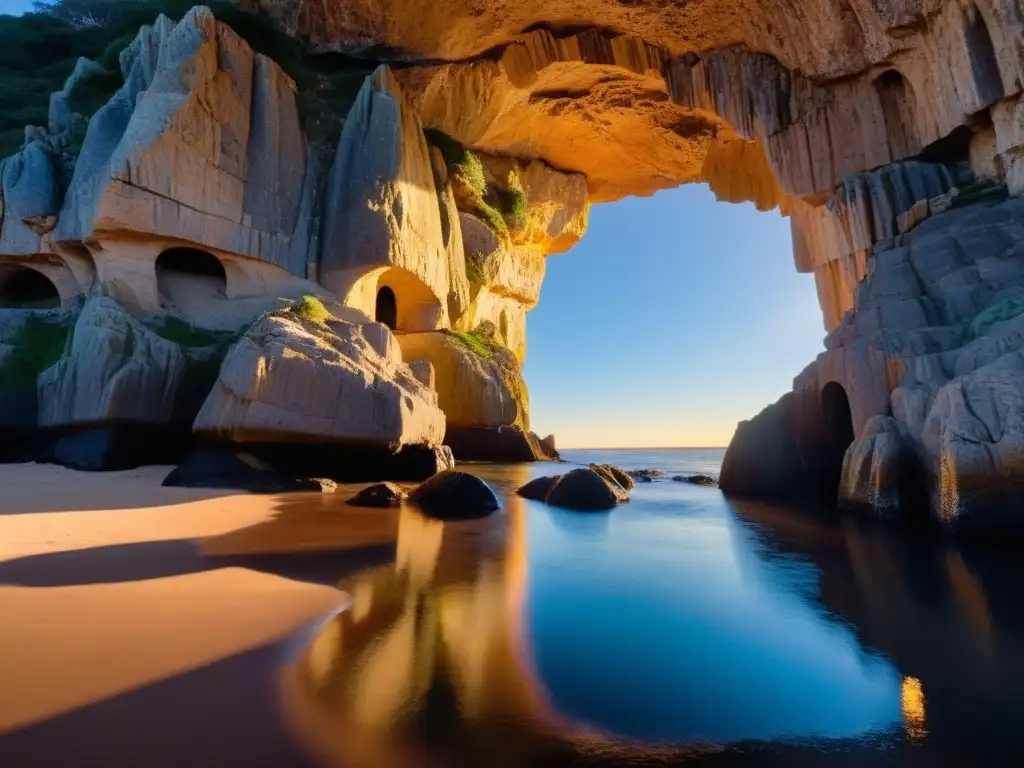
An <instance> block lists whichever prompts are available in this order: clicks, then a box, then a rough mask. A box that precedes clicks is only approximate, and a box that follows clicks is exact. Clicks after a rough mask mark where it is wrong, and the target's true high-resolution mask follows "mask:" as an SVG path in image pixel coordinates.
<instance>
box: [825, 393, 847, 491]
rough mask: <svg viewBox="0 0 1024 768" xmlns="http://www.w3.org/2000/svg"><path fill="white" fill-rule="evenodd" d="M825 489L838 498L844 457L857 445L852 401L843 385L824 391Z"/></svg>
mask: <svg viewBox="0 0 1024 768" xmlns="http://www.w3.org/2000/svg"><path fill="white" fill-rule="evenodd" d="M821 417H822V437H823V440H822V454H821V466H822V478H821V479H822V489H823V492H825V493H827V494H828V495H829V496H830V497H834V496H835V494H836V493H837V492H838V489H839V481H840V479H841V477H842V473H843V457H844V456H845V455H846V449H847V448H849V447H850V443H852V442H853V436H854V435H853V415H852V414H851V412H850V399H849V397H847V395H846V390H845V389H844V388H843V385H842V384H839V383H837V382H834V381H832V382H829V383H828V384H826V385H825V386H824V387H823V388H822V390H821Z"/></svg>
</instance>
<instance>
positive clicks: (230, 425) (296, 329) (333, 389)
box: [195, 313, 445, 449]
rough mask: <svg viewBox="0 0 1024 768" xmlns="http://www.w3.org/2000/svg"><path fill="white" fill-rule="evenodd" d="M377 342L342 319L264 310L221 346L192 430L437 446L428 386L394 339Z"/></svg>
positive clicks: (437, 420)
mask: <svg viewBox="0 0 1024 768" xmlns="http://www.w3.org/2000/svg"><path fill="white" fill-rule="evenodd" d="M383 350H384V351H385V352H386V353H388V354H387V356H382V354H381V352H380V350H379V349H375V348H374V346H373V345H371V343H370V342H369V341H368V340H367V338H366V336H365V335H364V334H363V333H362V332H361V331H360V328H359V326H357V325H354V324H352V323H347V322H344V321H340V320H331V321H330V325H329V326H326V325H320V324H318V323H316V322H313V321H309V320H304V319H302V318H300V317H298V316H296V315H294V314H291V313H281V314H278V315H276V316H275V315H271V316H266V317H264V318H263V319H261V320H260V321H258V322H257V323H256V324H254V325H253V327H252V328H250V329H249V331H248V332H247V333H246V334H245V335H244V336H243V337H242V339H241V340H240V341H239V342H238V343H237V344H235V346H234V347H233V348H232V349H231V351H230V352H229V353H228V355H227V357H226V358H225V360H224V364H223V365H222V367H221V371H220V376H219V378H218V380H217V383H216V385H215V386H214V389H213V391H212V392H211V394H210V396H209V398H208V399H207V400H206V402H205V403H204V404H203V407H202V410H201V411H200V412H199V415H198V416H197V418H196V421H195V430H196V431H197V432H199V433H204V434H207V435H210V436H214V437H218V438H220V439H226V440H230V441H232V442H235V443H289V442H292V443H295V442H328V443H343V444H349V445H359V444H363V445H368V446H375V447H380V446H385V447H393V448H395V449H397V448H398V447H399V446H403V445H410V444H426V445H439V444H440V443H441V442H442V441H443V439H444V429H445V417H444V413H443V412H442V411H441V409H440V408H438V405H437V395H436V394H435V393H434V392H431V391H430V390H427V389H426V388H425V387H424V386H423V385H422V384H421V383H420V382H419V381H418V380H417V379H416V378H415V377H414V376H413V375H412V372H411V371H410V370H409V368H408V367H407V366H406V365H405V364H404V363H403V362H402V359H401V355H400V353H398V348H397V345H393V344H389V345H387V346H385V347H383Z"/></svg>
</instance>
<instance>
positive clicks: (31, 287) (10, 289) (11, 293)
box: [0, 267, 60, 309]
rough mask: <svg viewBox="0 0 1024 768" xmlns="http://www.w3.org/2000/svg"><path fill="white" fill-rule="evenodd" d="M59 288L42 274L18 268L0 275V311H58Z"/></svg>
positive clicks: (25, 268)
mask: <svg viewBox="0 0 1024 768" xmlns="http://www.w3.org/2000/svg"><path fill="white" fill-rule="evenodd" d="M58 307H60V293H58V291H57V286H56V285H54V284H53V282H52V281H51V280H50V278H48V277H47V276H46V275H44V274H43V273H41V272H37V271H36V270H34V269H29V268H27V267H18V268H15V269H13V270H11V271H10V272H8V273H6V274H0V309H57V308H58Z"/></svg>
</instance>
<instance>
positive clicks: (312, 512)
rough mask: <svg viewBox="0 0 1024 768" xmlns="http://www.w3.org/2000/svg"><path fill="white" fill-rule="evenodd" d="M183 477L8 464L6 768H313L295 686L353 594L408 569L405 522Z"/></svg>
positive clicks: (0, 469)
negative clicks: (303, 654) (290, 674)
mask: <svg viewBox="0 0 1024 768" xmlns="http://www.w3.org/2000/svg"><path fill="white" fill-rule="evenodd" d="M168 469H169V468H167V467H146V468H144V469H139V470H133V471H129V472H118V473H105V474H82V473H77V472H73V471H71V470H67V469H63V468H60V467H55V466H41V465H6V466H0V616H2V617H3V628H2V631H0V680H3V688H2V693H0V764H3V765H65V764H72V763H73V764H75V765H103V766H118V765H141V764H146V765H167V766H171V765H174V766H181V765H190V766H200V765H211V766H214V765H217V766H223V765H274V766H282V765H304V764H306V762H305V760H304V759H303V758H302V757H301V756H300V755H299V753H298V751H297V750H296V748H295V746H294V744H293V742H292V740H291V739H289V738H288V737H287V735H286V734H285V733H284V731H283V729H282V727H281V725H280V722H281V721H280V716H279V715H280V712H279V705H278V702H277V694H276V680H277V677H278V670H279V669H280V667H281V666H283V665H284V664H286V663H288V661H289V659H290V658H292V657H294V654H295V653H297V651H298V649H299V648H300V647H301V645H302V644H303V643H304V642H305V641H306V640H307V639H308V637H309V634H310V633H311V632H312V631H314V630H315V628H316V627H317V626H319V625H320V623H322V621H324V620H325V618H326V617H328V616H330V615H332V614H333V613H335V612H336V611H337V610H339V609H342V608H343V607H344V606H345V605H346V604H347V596H346V595H344V594H343V593H342V592H340V591H338V590H337V589H335V588H334V586H333V584H336V583H337V581H338V579H339V578H341V577H342V576H344V575H345V574H346V573H348V572H351V571H352V570H354V569H356V568H360V567H365V566H366V565H368V564H370V563H372V562H376V561H379V560H380V559H381V558H385V559H386V558H387V557H392V556H393V553H394V542H395V536H396V526H395V520H394V518H393V516H391V515H389V514H388V513H386V512H385V513H384V514H380V511H379V510H377V511H376V512H377V514H375V515H372V516H371V515H363V516H360V515H359V513H353V514H347V515H346V516H345V521H344V523H339V522H338V520H337V518H338V515H337V505H339V504H341V503H343V501H344V497H345V491H344V489H341V490H340V491H339V494H338V495H337V496H333V497H325V496H319V495H305V494H293V495H290V496H253V495H247V494H234V493H230V492H217V491H197V490H187V489H178V488H163V487H161V486H160V482H161V480H162V479H163V477H164V476H165V475H166V474H167V472H168ZM348 509H349V510H352V509H353V508H351V507H350V508H348ZM353 522H354V523H355V524H353ZM360 523H362V524H360Z"/></svg>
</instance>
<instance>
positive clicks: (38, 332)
mask: <svg viewBox="0 0 1024 768" xmlns="http://www.w3.org/2000/svg"><path fill="white" fill-rule="evenodd" d="M73 324H74V320H73V319H68V318H65V319H59V320H58V319H54V318H48V317H41V316H36V315H33V316H30V317H29V318H27V319H26V320H25V322H24V324H22V326H21V327H20V328H19V329H18V330H17V331H16V332H15V333H14V334H13V336H12V337H11V339H10V341H9V342H8V344H9V345H10V346H11V347H12V350H11V351H10V352H9V353H8V354H7V356H6V357H5V358H4V360H3V363H2V364H0V387H24V386H31V385H33V384H34V383H35V381H36V379H37V378H38V377H39V374H41V373H42V372H43V371H45V370H46V369H47V368H50V367H52V366H53V365H55V364H56V363H57V361H58V360H60V359H61V357H62V356H63V355H64V351H65V350H66V349H67V346H68V343H69V342H70V340H71V331H72V327H73Z"/></svg>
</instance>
